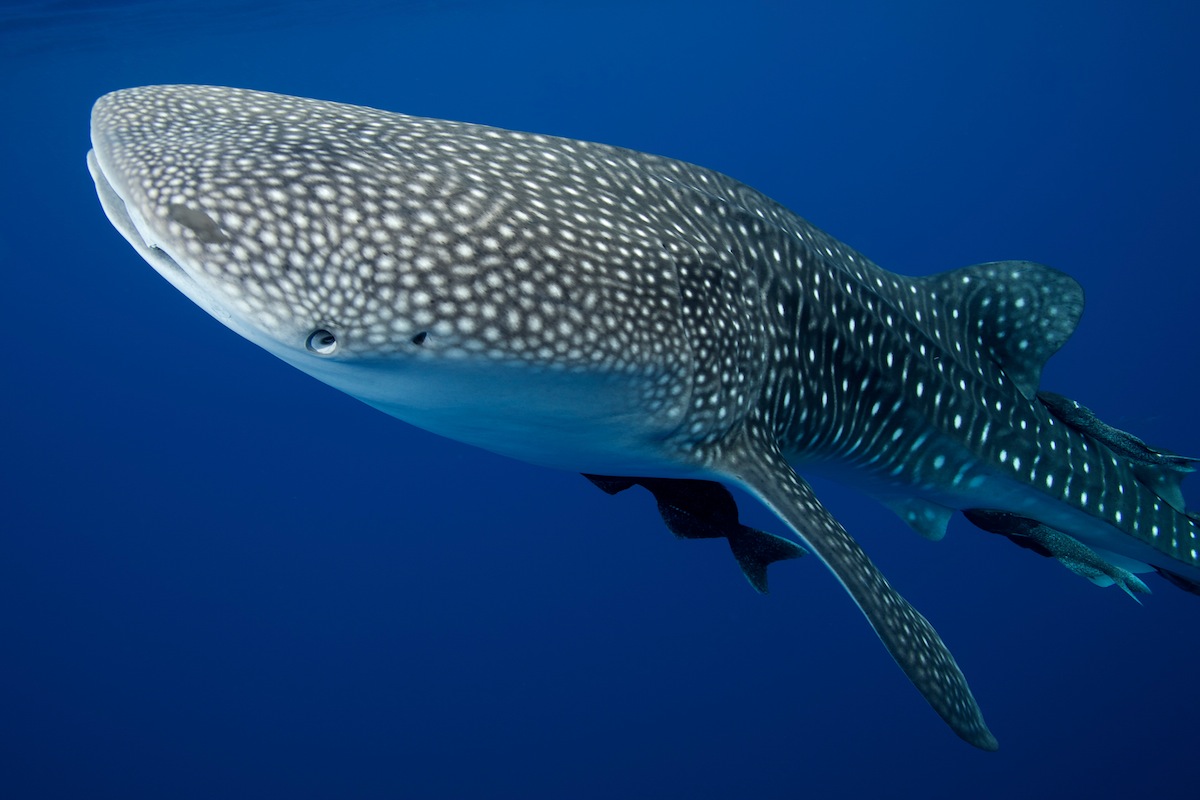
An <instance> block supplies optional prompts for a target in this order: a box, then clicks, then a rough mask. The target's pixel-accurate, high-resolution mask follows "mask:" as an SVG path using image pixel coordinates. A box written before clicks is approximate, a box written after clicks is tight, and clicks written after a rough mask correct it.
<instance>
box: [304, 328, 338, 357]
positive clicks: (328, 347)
mask: <svg viewBox="0 0 1200 800" xmlns="http://www.w3.org/2000/svg"><path fill="white" fill-rule="evenodd" d="M304 346H305V347H307V348H308V350H309V352H311V353H316V354H317V355H319V356H330V355H333V351H334V350H337V337H336V336H334V335H333V334H332V333H330V332H329V331H327V330H325V329H324V328H321V329H319V330H315V331H313V332H312V333H310V334H309V335H308V341H306V342H305V343H304Z"/></svg>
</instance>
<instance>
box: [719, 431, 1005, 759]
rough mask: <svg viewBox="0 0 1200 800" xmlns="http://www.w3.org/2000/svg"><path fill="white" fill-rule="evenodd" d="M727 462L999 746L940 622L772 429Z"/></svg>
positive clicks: (897, 655)
mask: <svg viewBox="0 0 1200 800" xmlns="http://www.w3.org/2000/svg"><path fill="white" fill-rule="evenodd" d="M714 466H718V467H719V468H720V470H721V471H722V472H723V473H724V474H726V475H728V476H729V477H730V478H732V479H734V480H736V481H737V482H738V483H740V484H741V485H742V486H743V487H744V488H745V489H746V490H747V491H749V492H751V493H752V494H754V495H755V496H756V497H758V498H759V499H760V500H761V501H762V502H763V503H764V504H766V505H767V507H769V508H770V509H771V510H772V511H774V512H775V514H776V515H778V516H779V518H780V519H781V520H783V521H784V522H786V523H787V524H788V526H789V527H791V529H792V530H793V531H794V532H795V533H796V535H797V536H799V537H800V539H801V540H802V541H803V542H804V543H805V544H806V545H808V546H809V548H810V549H811V550H812V551H813V552H814V553H816V554H817V556H818V557H820V559H821V560H822V561H823V562H824V563H825V565H826V566H827V567H829V569H830V570H831V571H832V572H833V574H834V575H835V576H836V577H837V579H838V580H839V581H840V582H841V584H842V586H844V587H845V588H846V590H847V591H848V592H849V593H850V596H851V597H852V598H854V601H855V602H856V603H857V604H858V607H859V608H860V609H862V612H863V614H865V615H866V617H867V620H868V621H869V622H870V623H871V626H872V627H873V628H874V629H875V632H876V633H877V634H878V635H879V638H880V640H882V642H883V644H884V646H885V647H886V648H887V650H888V652H889V653H890V654H891V656H892V658H894V659H895V660H896V663H897V664H898V665H899V666H900V669H902V670H903V671H904V674H905V675H907V676H908V679H909V680H910V681H912V682H913V685H915V686H916V687H917V690H918V691H919V692H921V694H922V695H923V696H924V697H925V700H926V701H927V702H928V703H929V705H930V706H932V707H933V710H934V711H936V712H937V713H938V715H939V716H941V718H942V719H943V720H945V722H946V724H948V725H949V726H950V727H951V729H953V730H954V732H955V733H957V734H958V735H959V736H960V737H962V739H964V740H965V741H967V742H969V743H971V744H973V745H975V746H976V747H978V748H980V749H983V750H996V749H997V748H998V746H999V745H998V744H997V742H996V738H995V737H994V736H993V735H992V733H991V731H989V730H988V728H987V723H985V722H984V720H983V714H982V712H980V710H979V705H978V704H977V703H976V702H975V697H974V696H973V695H972V694H971V689H970V687H968V686H967V681H966V678H964V677H963V674H962V671H961V670H960V669H959V668H958V665H957V664H956V663H955V661H954V656H952V655H951V654H950V651H949V650H948V649H947V648H946V646H945V644H943V643H942V640H941V637H940V636H938V634H937V631H935V630H934V629H933V626H932V625H930V624H929V622H928V621H927V620H926V619H925V618H924V617H923V616H921V614H920V613H918V612H917V610H916V609H915V608H913V607H912V606H911V605H910V604H909V603H908V601H907V600H905V599H904V598H903V597H901V596H900V594H899V593H898V592H896V590H895V589H893V588H892V586H891V584H889V583H888V582H887V579H886V578H884V577H883V574H882V573H881V572H880V571H879V569H878V568H877V567H876V566H875V564H873V563H872V562H871V559H870V558H868V557H867V554H866V553H864V552H863V550H862V548H861V547H859V545H858V542H856V541H854V539H853V538H851V537H850V535H849V534H848V533H847V532H846V530H845V528H843V527H842V526H841V524H839V523H838V521H837V520H836V519H834V517H833V515H831V514H830V513H829V511H827V510H826V509H825V507H824V506H822V505H821V503H820V501H819V500H817V498H816V496H815V495H814V494H813V491H812V489H811V488H810V487H809V485H808V484H807V483H805V482H804V480H803V479H802V478H801V477H800V476H799V475H797V474H796V472H795V471H794V470H793V469H792V467H791V466H790V465H789V464H788V463H787V460H786V459H784V457H783V455H782V454H781V453H780V452H779V449H778V447H777V445H776V443H775V442H774V440H773V439H772V438H771V436H770V434H768V433H759V434H758V435H754V434H751V433H746V432H745V431H743V433H742V434H741V435H740V437H739V439H738V440H736V441H734V442H728V443H727V444H726V447H725V448H724V449H723V451H722V454H721V456H720V457H719V458H718V464H716V465H714Z"/></svg>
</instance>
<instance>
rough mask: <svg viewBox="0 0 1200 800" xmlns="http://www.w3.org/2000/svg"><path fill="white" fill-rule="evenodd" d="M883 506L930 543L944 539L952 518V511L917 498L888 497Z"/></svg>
mask: <svg viewBox="0 0 1200 800" xmlns="http://www.w3.org/2000/svg"><path fill="white" fill-rule="evenodd" d="M883 504H884V505H885V506H887V507H888V508H890V509H891V510H892V511H894V512H895V513H896V515H897V516H898V517H900V519H902V520H904V521H905V522H907V523H908V524H909V527H911V528H912V529H913V530H914V531H916V532H917V533H919V534H921V535H922V536H924V537H925V538H926V539H928V540H929V541H931V542H940V541H941V540H942V539H944V538H945V536H946V527H947V526H948V525H949V524H950V518H951V517H952V516H954V509H952V508H948V507H946V506H942V505H938V504H937V503H931V502H929V501H928V500H922V499H921V498H919V497H889V498H887V499H885V500H884V501H883Z"/></svg>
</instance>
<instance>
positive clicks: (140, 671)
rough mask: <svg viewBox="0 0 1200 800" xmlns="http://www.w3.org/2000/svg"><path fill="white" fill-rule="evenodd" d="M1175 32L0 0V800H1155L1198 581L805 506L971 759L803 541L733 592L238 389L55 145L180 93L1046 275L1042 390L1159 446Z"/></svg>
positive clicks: (424, 7) (487, 471) (1051, 23)
mask: <svg viewBox="0 0 1200 800" xmlns="http://www.w3.org/2000/svg"><path fill="white" fill-rule="evenodd" d="M1196 8H1197V7H1196V6H1195V5H1194V4H1189V3H1184V2H1157V3H1144V4H1143V3H1132V2H1059V3H1049V4H1048V3H1034V2H1003V3H999V2H983V3H971V4H965V3H961V2H932V1H931V2H911V3H886V2H844V3H794V4H784V3H773V2H763V1H760V0H746V1H745V2H740V3H736V4H725V3H711V2H689V3H683V2H653V1H651V2H645V1H643V2H608V3H595V2H586V1H585V2H580V3H574V4H570V5H569V7H568V6H567V5H566V4H556V3H548V2H534V1H533V0H529V1H528V2H513V3H507V4H503V5H501V4H495V3H482V2H468V1H467V0H462V1H460V2H453V3H433V2H421V3H383V2H375V3H368V2H356V1H355V0H342V1H341V2H336V3H332V2H326V1H325V0H307V1H305V2H292V3H282V2H262V3H258V4H242V3H232V2H207V3H199V2H162V1H159V2H156V1H155V0H146V1H145V2H126V3H119V2H105V3H97V2H89V3H67V2H55V3H51V2H22V3H8V4H6V5H5V7H4V8H3V9H0V66H2V67H3V68H2V69H0V92H2V95H0V97H2V99H3V106H2V107H3V109H4V114H3V122H2V123H0V157H2V158H3V164H4V166H3V174H4V178H3V188H4V191H3V193H2V195H0V198H2V199H0V202H2V203H3V205H2V206H0V208H2V210H3V213H2V214H0V267H2V272H0V275H2V276H3V281H4V284H3V290H2V291H0V309H2V310H3V317H2V319H3V321H4V323H5V328H4V332H5V334H6V335H5V337H4V355H5V367H4V371H3V375H4V378H3V385H4V391H3V392H2V393H0V404H2V405H0V454H2V456H3V457H2V458H0V487H2V489H0V492H2V495H0V497H2V498H3V505H2V507H0V796H3V797H6V798H57V797H72V798H75V797H87V798H108V797H112V798H141V797H146V798H151V797H153V798H159V797H170V798H191V797H198V798H199V797H218V796H219V797H288V798H302V797H314V798H325V797H362V798H375V797H380V798H382V797H389V798H391V797H399V798H468V797H470V798H493V797H497V798H498V797H522V798H567V797H569V798H609V797H618V796H619V797H634V798H690V799H694V798H742V797H760V798H776V797H778V798H784V797H801V796H807V797H821V798H823V797H866V796H889V797H898V798H908V797H914V798H915V797H920V798H963V797H972V798H1011V797H1014V796H1022V797H1033V798H1041V797H1076V796H1088V797H1120V796H1129V795H1131V794H1133V793H1135V792H1136V793H1139V794H1144V795H1146V796H1152V795H1154V794H1170V795H1174V796H1181V795H1182V796H1189V793H1190V792H1192V791H1194V789H1195V786H1196V774H1195V773H1196V768H1195V763H1196V762H1195V759H1196V753H1197V751H1198V749H1200V727H1198V726H1197V725H1196V716H1197V713H1198V712H1200V698H1198V697H1197V695H1196V688H1195V686H1196V678H1195V675H1196V663H1197V656H1198V655H1200V644H1198V643H1197V636H1196V632H1197V630H1198V624H1197V623H1198V621H1200V599H1198V598H1196V597H1193V596H1190V595H1187V594H1185V593H1183V592H1181V591H1178V590H1177V589H1175V588H1174V587H1172V586H1170V585H1168V584H1166V583H1165V582H1164V581H1162V580H1158V579H1153V578H1151V579H1149V581H1150V582H1151V583H1152V588H1153V589H1154V593H1153V594H1152V595H1150V596H1148V597H1146V598H1145V599H1144V602H1143V603H1142V604H1141V605H1139V604H1137V603H1135V602H1133V601H1131V600H1130V599H1129V598H1128V597H1126V596H1125V595H1124V594H1122V593H1121V592H1119V591H1117V590H1115V589H1107V590H1101V589H1097V588H1095V587H1093V586H1092V585H1091V584H1089V583H1087V582H1086V581H1083V580H1082V579H1080V578H1077V577H1075V576H1074V575H1071V574H1069V573H1068V572H1067V571H1066V570H1063V569H1062V568H1060V567H1058V566H1057V565H1055V564H1052V563H1051V562H1049V561H1047V560H1044V559H1039V558H1037V557H1036V556H1034V555H1033V554H1031V553H1028V552H1026V551H1022V550H1019V549H1018V548H1016V547H1013V546H1012V545H1011V544H1009V543H1008V542H1006V541H1004V540H1002V539H999V538H998V537H993V536H989V535H987V534H984V533H981V532H979V531H977V530H975V529H974V528H972V527H971V526H970V525H968V524H967V523H966V522H965V521H962V520H956V521H955V522H954V523H953V524H952V526H951V530H950V535H949V536H948V537H947V538H946V540H945V541H943V542H940V543H937V544H932V543H929V542H926V541H924V540H922V539H920V538H919V537H917V536H916V535H915V534H913V533H912V532H911V531H909V530H908V529H907V528H906V527H905V526H904V525H903V524H902V523H901V522H900V521H899V520H897V519H896V518H895V517H894V516H892V515H891V514H890V512H887V511H885V510H883V509H881V508H878V507H876V506H875V505H874V504H873V503H871V502H864V501H863V499H862V498H861V496H860V495H858V494H856V493H854V492H853V491H852V490H848V489H845V488H842V487H839V486H837V485H833V484H827V483H819V484H817V489H818V491H819V494H820V496H821V497H822V499H823V500H824V502H825V503H826V504H827V505H828V506H829V507H830V508H831V509H833V510H834V511H835V513H836V514H837V515H838V516H839V518H840V519H841V520H842V522H843V523H844V524H845V526H846V527H847V528H848V529H849V530H850V531H851V532H852V533H853V534H854V535H855V536H856V537H858V538H859V540H860V541H861V542H862V543H863V544H864V546H865V547H866V548H867V550H868V551H869V552H870V553H871V555H872V556H873V558H874V559H875V560H876V562H877V563H878V564H879V565H880V567H881V568H882V569H883V570H884V572H885V573H886V574H887V575H888V576H889V577H890V579H891V580H892V582H893V583H894V584H895V585H896V586H897V587H898V588H899V589H900V590H901V591H902V592H903V593H904V594H905V595H906V596H907V597H908V598H909V599H910V600H911V601H912V602H913V603H914V604H915V605H916V606H917V607H918V608H920V609H921V610H922V611H923V612H924V613H925V614H926V615H927V616H928V617H929V618H930V619H931V620H932V621H933V622H934V624H935V625H936V626H937V627H938V629H939V631H940V632H941V634H942V636H943V637H944V639H945V640H946V641H947V643H948V644H949V645H950V647H951V648H952V650H953V651H954V653H955V655H956V656H957V658H958V661H959V663H960V664H961V665H962V667H963V669H964V671H965V672H966V674H967V676H968V677H969V679H970V681H971V684H972V687H973V688H974V690H975V693H976V695H977V697H978V699H979V701H980V703H981V705H982V706H983V709H984V711H985V713H986V715H987V718H988V721H989V723H990V725H991V727H992V730H993V731H994V732H995V733H996V734H997V736H998V737H999V738H1000V741H1001V750H1000V751H999V752H998V753H994V754H992V753H983V752H979V751H976V750H974V749H972V748H970V747H969V746H967V745H966V744H964V743H962V742H960V741H959V740H958V739H957V738H956V737H955V736H954V735H953V734H952V733H950V732H949V730H948V729H946V728H945V726H944V725H943V724H942V723H941V721H940V720H939V719H938V718H937V717H936V716H935V715H934V714H933V713H932V712H931V711H930V710H929V709H928V707H927V706H926V705H925V703H924V701H923V700H922V699H921V698H920V697H919V695H918V694H917V693H916V692H915V691H913V689H912V688H911V686H910V685H909V684H908V682H907V681H906V679H905V678H904V677H903V675H902V674H901V673H900V672H899V670H897V669H896V668H895V666H894V665H893V664H892V662H891V661H890V659H889V658H888V657H887V655H886V653H885V651H884V650H883V649H882V648H881V647H880V646H879V644H878V642H877V640H876V638H875V637H874V635H873V634H872V633H871V631H870V629H869V627H868V626H867V625H866V624H865V622H864V621H863V620H862V619H861V617H860V615H859V613H858V612H857V610H856V609H855V608H854V606H853V604H852V603H851V602H850V601H849V599H848V598H847V597H846V596H845V595H844V593H843V592H842V591H841V589H840V587H838V586H837V584H836V582H835V581H833V580H832V579H831V577H830V575H829V574H828V573H827V572H826V571H825V570H823V569H822V568H821V567H820V565H819V564H818V563H816V561H815V559H802V560H800V561H795V562H789V563H786V564H781V565H778V566H776V567H774V568H773V570H772V593H771V595H770V596H769V597H760V596H758V595H756V594H755V593H754V592H753V591H752V590H751V589H750V588H749V587H748V586H747V584H746V582H745V581H744V580H743V579H742V577H741V576H740V575H739V573H738V571H737V568H736V566H735V564H734V562H733V560H732V559H731V558H730V557H729V554H728V551H727V549H726V548H725V546H724V544H723V543H721V542H692V541H679V540H675V539H673V538H672V537H671V536H670V535H669V534H668V533H667V531H666V530H665V529H664V528H663V526H662V524H661V522H660V521H659V520H658V517H657V514H656V513H655V512H654V508H653V504H652V501H651V500H650V498H649V496H648V495H645V494H644V493H641V494H638V495H635V494H634V493H633V492H630V493H628V494H626V495H621V496H618V497H608V496H605V495H603V494H602V493H600V492H598V491H597V490H595V489H594V488H593V487H591V486H590V485H588V484H587V482H586V481H584V480H583V479H582V478H580V477H579V476H578V475H574V474H568V473H558V472H552V471H548V470H544V469H539V468H534V467H530V466H527V465H523V464H519V463H516V462H512V461H509V460H506V459H504V458H501V457H498V456H493V455H491V454H489V453H485V452H482V451H478V450H474V449H472V448H469V447H466V446H464V445H460V444H457V443H455V442H451V441H447V440H443V439H439V438H437V437H434V436H432V435H429V434H426V433H423V432H421V431H418V430H415V429H413V428H410V427H408V426H405V425H403V424H401V423H399V422H397V421H395V420H393V419H391V418H388V417H385V416H383V415H381V414H379V413H378V412H375V411H372V410H371V409H369V408H367V407H365V406H363V405H360V404H358V403H357V402H356V401H354V400H352V399H350V398H348V397H346V396H344V395H341V394H339V393H338V392H336V391H334V390H332V389H329V388H327V387H325V386H323V385H321V384H319V383H317V382H316V381H314V380H312V379H311V378H309V377H307V376H305V375H303V374H301V373H299V372H297V371H295V370H293V369H291V368H290V367H288V366H286V365H284V364H283V363H281V362H278V361H276V360H275V359H273V358H272V357H271V356H269V355H267V354H266V353H265V352H263V351H261V350H259V349H258V348H256V347H254V346H253V345H251V344H249V343H247V342H245V341H243V340H242V339H240V338H239V337H237V336H236V335H234V334H233V333H231V332H229V331H228V330H226V329H225V328H224V327H222V326H221V325H219V324H218V323H216V322H215V321H213V320H212V319H210V318H209V317H208V316H207V315H206V314H205V313H204V312H202V311H201V310H200V309H199V308H197V307H195V306H193V305H192V304H191V303H190V302H189V301H187V300H186V299H185V298H184V297H183V296H182V295H180V294H179V293H178V292H176V291H175V290H174V289H172V288H171V287H170V286H169V285H167V283H166V282H165V281H163V280H162V279H161V278H159V277H158V276H157V275H156V274H155V273H154V272H153V270H152V269H150V268H149V267H148V266H147V265H146V264H144V263H143V262H142V261H141V259H140V258H139V257H138V256H137V255H136V254H135V253H134V251H133V250H132V249H131V248H130V247H129V246H128V245H127V244H126V243H125V242H124V240H123V239H121V237H120V236H119V235H118V234H117V232H116V231H115V230H114V229H113V228H112V227H111V225H110V224H109V223H108V221H107V220H106V219H105V217H104V215H103V213H102V211H101V209H100V206H99V204H98V202H97V201H96V197H95V192H94V189H93V186H92V182H91V180H90V178H89V176H88V174H87V170H86V167H85V163H84V155H85V153H86V151H87V149H88V147H89V143H88V112H89V108H90V104H91V103H92V101H93V100H94V99H95V98H96V97H98V96H99V95H100V94H102V93H104V92H107V91H110V90H113V89H117V88H122V87H126V86H133V85H139V84H149V83H171V82H196V83H214V84H226V85H234V86H244V87H251V88H259V89H267V90H271V91H277V92H284V93H289V94H296V95H303V96H311V97H320V98H325V99H333V100H340V101H345V102H353V103H360V104H364V105H371V106H376V107H379V108H385V109H389V110H395V111H403V112H406V113H412V114H420V115H426V116H435V117H445V118H451V119H463V120H469V121H474V122H482V123H487V124H492V125H498V126H502V127H509V128H516V129H522V130H535V131H539V132H544V133H552V134H558V135H563V136H570V137H575V138H581V139H588V140H596V141H603V142H608V143H612V144H620V145H624V146H627V147H633V148H636V149H640V150H647V151H651V152H655V153H660V154H663V155H668V156H672V157H675V158H680V159H684V160H687V161H693V162H697V163H700V164H703V165H705V166H708V167H712V168H715V169H718V170H721V171H723V172H726V173H728V174H731V175H733V176H735V177H737V178H739V179H741V180H743V181H745V182H747V183H749V184H751V185H753V186H755V187H756V188H758V189H760V190H762V191H764V192H766V193H767V194H769V195H771V196H772V197H774V198H775V199H777V200H779V201H781V202H783V203H785V204H786V205H788V206H789V207H791V208H793V209H794V210H796V211H797V212H798V213H800V214H801V215H803V216H805V217H807V218H808V219H810V220H812V221H813V222H814V223H815V224H817V225H819V226H821V227H823V228H825V229H826V230H828V231H829V232H831V233H832V234H834V235H835V236H837V237H839V238H841V239H842V240H844V241H846V242H847V243H849V244H851V245H852V246H854V247H856V248H858V249H859V250H861V251H862V252H864V253H865V254H866V255H868V256H870V257H871V258H873V259H874V260H876V261H877V262H878V263H880V264H881V265H883V266H885V267H887V268H889V269H893V270H896V271H899V272H905V273H910V274H927V273H932V272H936V271H940V270H944V269H950V268H954V267H959V266H963V265H966V264H970V263H975V262H982V261H988V260H995V259H1003V258H1028V259H1034V260H1037V261H1041V262H1044V263H1048V264H1051V265H1053V266H1056V267H1058V268H1060V269H1063V270H1065V271H1067V272H1069V273H1071V274H1072V275H1074V276H1075V277H1077V278H1078V279H1079V280H1080V281H1081V282H1082V283H1083V285H1084V287H1085V289H1086V290H1087V293H1088V302H1089V306H1088V310H1087V313H1086V314H1085V316H1084V320H1083V323H1082V325H1081V326H1080V329H1079V331H1078V332H1077V334H1076V336H1075V338H1074V339H1073V340H1072V341H1071V342H1070V343H1069V344H1068V345H1067V347H1066V348H1065V349H1064V350H1063V351H1062V352H1061V353H1059V354H1058V355H1057V356H1056V357H1055V358H1054V359H1053V360H1052V361H1051V363H1050V365H1049V367H1048V369H1047V371H1046V373H1045V379H1044V385H1045V386H1046V387H1047V388H1049V389H1051V390H1054V391H1058V392H1061V393H1064V394H1067V395H1069V396H1071V397H1075V398H1078V399H1079V400H1081V401H1083V402H1084V403H1086V404H1087V405H1089V406H1091V407H1092V408H1094V409H1095V410H1096V411H1097V412H1098V413H1099V414H1100V415H1101V417H1102V418H1104V419H1105V420H1106V421H1109V422H1111V423H1113V424H1115V425H1118V426H1120V427H1123V428H1127V429H1129V430H1132V431H1133V432H1135V433H1137V434H1138V435H1140V436H1142V437H1143V438H1145V439H1146V440H1147V441H1149V442H1151V443H1154V444H1159V445H1162V446H1164V447H1169V448H1171V449H1174V450H1178V451H1181V452H1186V453H1191V454H1200V424H1197V422H1196V420H1195V416H1194V413H1193V411H1194V402H1195V401H1194V398H1195V396H1196V392H1197V389H1198V388H1200V377H1198V371H1197V365H1198V364H1197V355H1196V353H1197V350H1196V346H1195V344H1194V337H1195V333H1196V330H1195V322H1194V320H1195V316H1194V307H1195V303H1196V299H1197V296H1198V290H1200V276H1198V275H1200V273H1198V272H1197V270H1196V264H1195V257H1194V249H1193V239H1194V236H1195V231H1196V216H1197V213H1198V212H1200V200H1198V197H1200V151H1198V149H1197V147H1196V142H1197V141H1200V104H1197V102H1196V97H1197V90H1198V88H1200V63H1198V62H1200V56H1198V55H1197V52H1196V50H1195V47H1194V42H1195V40H1196V39H1197V36H1198V35H1200V12H1198V11H1197V10H1196ZM1190 488H1192V487H1189V489H1190ZM1191 496H1192V497H1193V498H1195V497H1196V494H1195V492H1194V491H1191ZM742 507H743V517H744V520H745V521H746V522H748V524H751V525H755V526H757V527H761V528H764V529H767V530H773V531H780V525H779V523H778V522H777V521H775V520H774V519H773V518H772V517H771V516H770V515H769V514H768V513H767V512H765V511H764V510H763V509H761V508H759V507H757V506H755V505H754V504H753V503H752V502H751V501H749V500H748V499H745V498H743V502H742Z"/></svg>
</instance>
